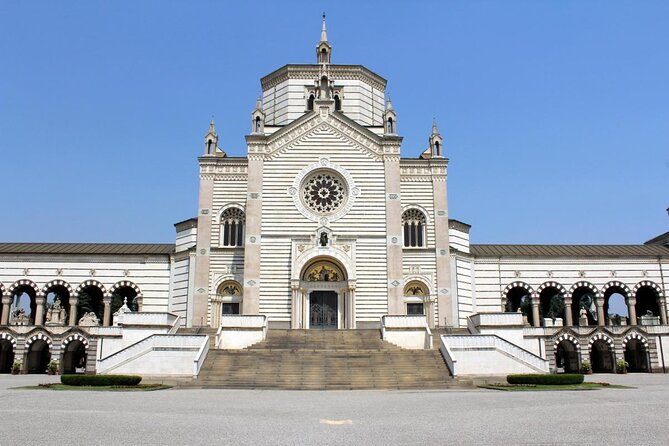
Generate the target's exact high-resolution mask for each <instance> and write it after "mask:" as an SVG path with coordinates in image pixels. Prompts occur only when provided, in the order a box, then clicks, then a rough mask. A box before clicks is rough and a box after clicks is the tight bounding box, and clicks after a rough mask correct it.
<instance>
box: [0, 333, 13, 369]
mask: <svg viewBox="0 0 669 446" xmlns="http://www.w3.org/2000/svg"><path fill="white" fill-rule="evenodd" d="M15 353H16V338H15V337H14V336H12V335H11V334H9V333H0V373H10V372H11V371H12V365H13V364H14V357H15Z"/></svg>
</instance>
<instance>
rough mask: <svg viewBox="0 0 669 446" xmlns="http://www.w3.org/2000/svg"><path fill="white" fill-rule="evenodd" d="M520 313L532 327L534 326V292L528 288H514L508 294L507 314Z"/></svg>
mask: <svg viewBox="0 0 669 446" xmlns="http://www.w3.org/2000/svg"><path fill="white" fill-rule="evenodd" d="M519 309H520V312H521V313H522V314H523V316H525V317H526V318H527V322H528V323H529V324H530V325H533V324H534V318H533V316H532V290H531V289H530V288H529V287H527V286H522V285H518V286H513V287H511V288H510V289H508V291H507V292H506V307H505V308H504V310H505V311H506V312H512V313H516V312H518V310H519Z"/></svg>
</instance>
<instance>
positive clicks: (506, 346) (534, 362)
mask: <svg viewBox="0 0 669 446" xmlns="http://www.w3.org/2000/svg"><path fill="white" fill-rule="evenodd" d="M441 340H442V343H443V344H446V343H447V342H448V347H449V348H452V349H459V348H471V347H483V348H486V347H492V348H497V349H499V350H501V351H503V352H505V353H508V354H509V355H511V356H513V357H514V358H517V359H518V360H520V361H522V362H524V363H525V364H527V365H529V366H531V367H534V368H535V369H538V370H544V371H548V361H547V360H546V359H543V358H542V357H540V356H537V355H535V354H534V353H532V352H530V351H528V350H525V349H524V348H522V347H519V346H517V345H516V344H513V343H512V342H509V341H507V340H506V339H504V338H501V337H499V336H497V335H493V334H489V335H442V336H441Z"/></svg>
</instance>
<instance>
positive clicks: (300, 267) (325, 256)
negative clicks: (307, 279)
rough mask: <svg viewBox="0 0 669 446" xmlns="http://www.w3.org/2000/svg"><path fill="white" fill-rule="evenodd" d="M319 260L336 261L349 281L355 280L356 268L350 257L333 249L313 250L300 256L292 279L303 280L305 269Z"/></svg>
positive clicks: (294, 267) (295, 264)
mask: <svg viewBox="0 0 669 446" xmlns="http://www.w3.org/2000/svg"><path fill="white" fill-rule="evenodd" d="M318 260H330V261H334V263H335V264H337V265H339V267H340V268H341V269H342V271H343V272H344V274H345V275H346V277H347V278H348V280H355V268H353V265H351V260H350V259H349V257H348V255H346V253H344V252H343V251H341V250H340V249H337V248H333V247H329V248H326V249H323V248H312V249H310V250H308V251H306V252H305V253H304V254H302V255H301V256H299V257H298V258H297V259H296V261H295V263H294V264H293V275H292V279H293V280H300V279H302V274H303V272H304V269H305V267H306V266H307V265H308V264H310V263H313V262H316V261H318Z"/></svg>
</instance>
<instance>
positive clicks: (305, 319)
mask: <svg viewBox="0 0 669 446" xmlns="http://www.w3.org/2000/svg"><path fill="white" fill-rule="evenodd" d="M299 293H300V296H301V298H300V300H301V302H302V326H301V327H300V328H309V302H308V300H309V296H308V295H307V290H305V289H304V288H300V291H299Z"/></svg>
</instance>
